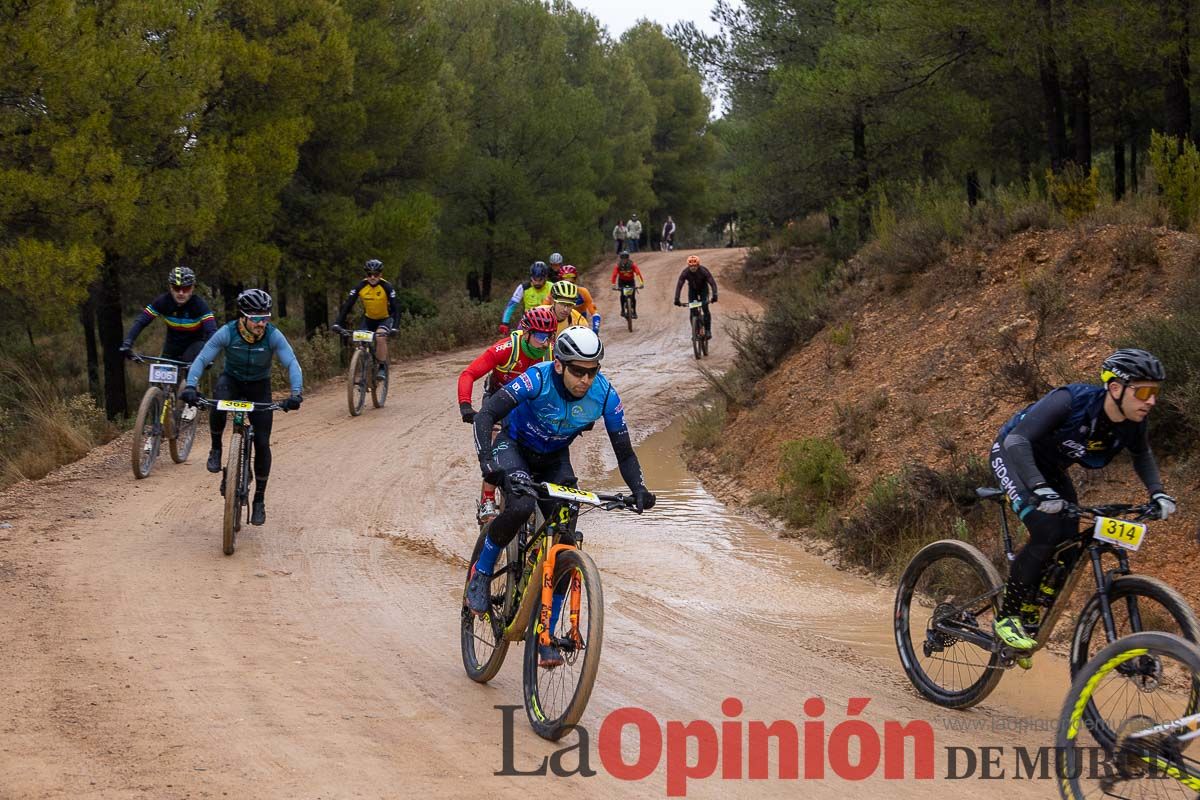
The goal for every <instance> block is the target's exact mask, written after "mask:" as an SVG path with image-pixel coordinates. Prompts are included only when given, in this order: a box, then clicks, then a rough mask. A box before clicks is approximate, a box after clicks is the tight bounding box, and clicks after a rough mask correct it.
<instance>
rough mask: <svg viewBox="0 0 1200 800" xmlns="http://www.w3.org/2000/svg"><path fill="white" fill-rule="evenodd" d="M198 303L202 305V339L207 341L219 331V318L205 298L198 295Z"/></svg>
mask: <svg viewBox="0 0 1200 800" xmlns="http://www.w3.org/2000/svg"><path fill="white" fill-rule="evenodd" d="M196 304H197V305H198V306H199V307H200V339H201V341H205V342H207V341H208V340H209V339H211V338H212V335H213V334H214V333H216V332H217V318H216V317H215V316H214V315H213V312H212V309H211V308H209V307H208V303H206V302H204V300H202V299H201V298H199V297H197V298H196Z"/></svg>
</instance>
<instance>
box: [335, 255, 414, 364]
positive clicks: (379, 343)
mask: <svg viewBox="0 0 1200 800" xmlns="http://www.w3.org/2000/svg"><path fill="white" fill-rule="evenodd" d="M363 275H364V277H363V279H362V280H361V281H359V282H358V285H357V286H355V287H354V288H353V289H351V290H350V296H349V297H347V298H346V302H344V303H342V307H341V309H340V310H338V315H337V321H336V322H334V323H333V330H335V331H337V330H340V329H341V328H342V327H343V326H344V325H345V324H346V315H347V314H349V313H350V309H352V308H354V303H355V302H356V301H359V300H361V301H362V306H363V319H362V323H361V326H362V330H364V331H371V332H372V333H376V334H378V336H377V337H376V339H375V357H376V358H377V359H378V360H379V380H383V379H384V373H385V372H386V371H387V363H388V350H387V336H388V334H389V333H390V332H391V331H392V329H393V328H395V327H396V321H397V320H398V319H399V318H400V314H399V312H398V311H397V310H396V290H395V289H393V288H392V285H391V284H390V283H388V282H387V281H385V280H384V279H383V262H382V261H380V260H379V259H377V258H372V259H371V260H370V261H368V262H367V263H366V264H364V265H363Z"/></svg>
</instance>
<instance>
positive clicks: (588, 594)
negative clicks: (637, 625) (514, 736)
mask: <svg viewBox="0 0 1200 800" xmlns="http://www.w3.org/2000/svg"><path fill="white" fill-rule="evenodd" d="M509 491H510V492H515V493H525V494H532V495H534V496H536V497H537V498H538V499H539V500H542V501H547V500H549V501H553V502H552V504H551V506H550V513H549V516H548V517H545V518H542V517H541V509H540V508H539V510H538V512H537V513H535V514H534V515H533V516H531V517H530V519H529V521H528V522H526V523H525V525H523V526H522V527H521V529H520V531H518V533H517V535H516V536H515V537H514V538H513V540H512V542H510V543H509V545H508V547H506V548H505V549H504V550H503V551H502V552H501V554H500V556H499V557H498V558H497V560H496V567H495V569H494V570H493V577H492V583H491V610H490V611H489V612H487V613H485V614H483V615H482V616H476V615H475V614H474V613H472V612H471V610H470V609H469V608H467V600H466V585H465V584H464V586H463V602H462V620H461V627H462V635H461V644H462V660H463V667H464V668H465V669H466V671H467V677H469V678H470V679H471V680H473V681H475V682H477V683H487V682H488V681H490V680H491V679H492V678H494V677H495V676H496V674H497V673H498V672H499V671H500V667H501V665H502V664H503V663H504V657H505V655H506V654H507V653H508V645H509V643H510V642H516V641H520V640H521V639H524V640H525V661H524V669H523V674H522V678H523V683H524V687H525V688H524V696H525V713H526V716H528V718H529V724H530V725H531V726H532V727H533V730H534V732H536V733H537V735H538V736H541V737H542V738H544V739H549V740H551V741H555V740H557V739H559V738H561V737H562V736H563V734H565V733H566V732H567V730H569V729H570V726H572V725H574V724H575V723H577V722H578V721H579V718H580V717H581V716H583V712H584V709H585V708H586V707H587V702H588V698H589V697H590V696H591V694H592V686H593V685H594V683H595V680H596V670H597V669H598V668H599V666H600V647H601V643H602V642H603V638H604V595H603V593H602V591H601V588H600V572H599V570H597V569H596V565H595V564H594V563H593V562H592V559H591V558H590V557H588V555H587V554H586V553H584V552H583V550H582V549H580V548H581V546H582V544H583V536H582V534H581V533H579V532H578V531H577V530H576V529H575V524H576V522H577V520H578V518H579V516H580V514H581V513H586V511H589V510H591V509H590V508H589V509H586V510H585V511H583V512H581V511H580V506H581V505H586V506H590V507H592V508H601V509H603V510H605V511H611V510H613V509H618V508H620V509H626V510H630V511H634V512H635V513H640V512H637V509H636V505H635V503H636V501H635V500H634V498H633V497H631V496H629V495H621V494H597V493H594V492H588V491H584V490H582V489H575V488H571V487H568V486H559V485H557V484H553V483H533V482H530V481H510V484H509ZM540 505H541V504H540V503H539V506H540ZM539 519H540V520H541V521H540V522H539ZM484 535H485V533H484V531H482V530H481V531H480V533H479V538H478V539H477V540H476V542H475V550H474V552H472V554H471V562H470V563H472V564H474V563H475V561H476V560H477V559H478V558H479V553H480V551H481V550H482V549H483V539H484ZM570 542H575V544H570ZM469 582H470V570H468V575H467V583H469ZM556 594H557V595H560V596H561V595H565V596H566V597H565V599H564V600H563V601H562V604H563V608H562V611H561V612H560V614H559V617H558V619H557V620H556V625H555V627H554V630H551V626H550V622H551V603H552V600H553V597H554V595H556ZM539 644H540V645H552V646H554V647H556V648H558V649H559V651H560V652H561V653H562V655H563V663H562V664H561V665H559V666H554V667H542V666H540V665H539V663H538V645H539Z"/></svg>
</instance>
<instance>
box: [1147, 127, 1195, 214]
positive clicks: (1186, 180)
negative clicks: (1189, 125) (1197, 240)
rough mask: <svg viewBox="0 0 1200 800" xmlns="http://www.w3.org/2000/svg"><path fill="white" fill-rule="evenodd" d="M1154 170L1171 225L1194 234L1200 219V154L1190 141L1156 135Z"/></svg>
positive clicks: (1152, 137)
mask: <svg viewBox="0 0 1200 800" xmlns="http://www.w3.org/2000/svg"><path fill="white" fill-rule="evenodd" d="M1150 167H1151V169H1152V170H1153V171H1154V181H1155V183H1156V184H1157V186H1158V191H1159V195H1160V197H1161V199H1162V202H1163V204H1164V205H1165V206H1166V207H1167V211H1168V212H1169V214H1170V218H1171V225H1172V226H1174V227H1175V228H1178V229H1179V230H1191V229H1192V227H1193V226H1194V225H1195V223H1196V220H1197V217H1198V216H1200V153H1198V152H1197V151H1196V146H1195V145H1194V144H1192V142H1191V140H1189V139H1183V140H1180V139H1176V138H1175V137H1173V136H1167V135H1166V134H1161V133H1158V132H1157V131H1152V132H1151V134H1150Z"/></svg>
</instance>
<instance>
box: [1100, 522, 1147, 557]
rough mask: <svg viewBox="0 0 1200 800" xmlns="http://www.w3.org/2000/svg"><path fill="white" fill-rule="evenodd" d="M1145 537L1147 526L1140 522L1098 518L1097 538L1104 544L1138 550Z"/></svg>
mask: <svg viewBox="0 0 1200 800" xmlns="http://www.w3.org/2000/svg"><path fill="white" fill-rule="evenodd" d="M1145 535H1146V526H1145V525H1143V524H1141V523H1139V522H1128V521H1126V520H1123V519H1113V518H1111V517H1096V527H1095V537H1096V538H1097V539H1100V540H1101V541H1104V542H1111V543H1112V544H1115V545H1116V546H1117V547H1123V548H1125V549H1126V550H1137V549H1138V548H1139V547H1141V546H1142V538H1143V537H1144V536H1145Z"/></svg>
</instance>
